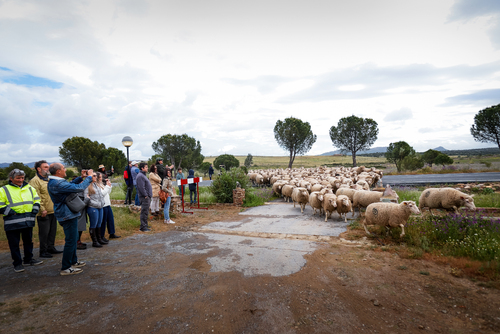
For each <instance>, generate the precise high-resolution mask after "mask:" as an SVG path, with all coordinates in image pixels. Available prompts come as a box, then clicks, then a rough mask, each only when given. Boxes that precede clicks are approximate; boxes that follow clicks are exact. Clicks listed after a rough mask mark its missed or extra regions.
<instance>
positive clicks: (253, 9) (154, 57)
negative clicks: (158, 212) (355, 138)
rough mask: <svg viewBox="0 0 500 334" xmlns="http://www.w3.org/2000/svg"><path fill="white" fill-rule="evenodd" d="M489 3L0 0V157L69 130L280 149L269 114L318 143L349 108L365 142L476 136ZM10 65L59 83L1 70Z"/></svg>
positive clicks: (137, 149) (495, 76)
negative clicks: (27, 80)
mask: <svg viewBox="0 0 500 334" xmlns="http://www.w3.org/2000/svg"><path fill="white" fill-rule="evenodd" d="M471 3H472V4H473V5H472V7H471ZM284 8H286V10H284ZM498 13H499V11H498V2H497V1H485V2H481V4H480V5H475V2H468V1H457V2H454V1H452V0H443V1H438V2H436V1H432V0H421V1H416V0H410V1H404V2H402V1H396V0H381V1H377V2H373V1H363V0H355V1H351V2H345V1H343V2H341V1H327V0H318V1H314V2H310V3H305V2H303V1H295V0H292V1H286V2H285V1H272V2H269V1H265V2H264V1H262V0H257V1H253V2H245V3H243V2H233V1H228V0H221V1H217V2H215V3H214V2H205V1H198V2H178V1H170V0H165V1H160V0H147V1H146V0H145V1H131V0H120V1H97V0H89V1H85V2H71V1H62V0H50V1H44V2H40V1H35V0H27V1H23V2H19V1H14V0H4V1H2V2H0V45H2V50H4V51H3V52H1V53H0V118H1V119H2V122H1V126H2V131H0V148H2V149H1V150H0V161H5V162H9V161H11V160H12V161H13V159H22V160H24V161H26V162H30V161H35V160H37V159H41V158H44V157H45V156H43V155H47V157H46V158H47V159H49V160H52V158H53V157H54V156H55V157H57V155H58V148H59V146H60V145H61V144H62V142H63V141H64V140H65V139H67V138H69V137H72V136H84V137H87V138H90V139H91V140H97V141H99V142H102V143H104V144H105V145H106V146H108V147H109V146H112V147H117V148H119V149H123V150H124V152H125V148H124V147H123V146H122V145H121V139H122V138H123V137H124V136H126V135H129V136H131V137H132V138H133V139H134V145H133V146H132V147H131V150H130V155H131V158H133V159H147V158H149V157H150V156H151V155H152V154H153V153H154V152H153V150H152V148H151V144H152V143H153V142H154V141H155V140H157V139H158V138H160V137H161V136H162V135H164V134H167V133H173V134H183V133H187V134H189V135H190V136H193V137H195V138H196V139H197V140H200V141H201V143H202V153H203V154H204V155H207V156H208V155H218V154H220V153H221V152H222V153H224V152H227V153H230V154H241V155H246V154H248V153H251V154H253V155H286V154H287V153H286V152H285V151H283V150H282V149H281V148H280V147H279V146H278V145H277V143H276V142H275V140H274V133H273V128H274V125H275V123H276V121H277V120H278V119H281V120H283V119H284V118H286V117H290V116H294V117H297V118H300V119H302V120H303V121H307V122H309V123H310V124H311V127H312V129H313V132H314V133H315V134H317V135H318V140H317V142H316V143H315V144H314V146H313V148H312V150H311V151H310V152H309V153H310V154H321V153H323V152H327V151H332V150H333V149H334V148H333V147H332V143H331V140H330V138H329V135H328V130H329V128H330V127H331V126H332V125H336V124H337V122H338V120H339V119H340V118H342V117H346V116H350V115H352V114H354V115H356V116H360V117H370V118H373V119H374V120H375V121H377V122H378V124H379V129H380V133H379V139H378V140H377V142H376V143H375V144H374V146H385V145H388V144H389V143H390V142H395V141H399V140H405V141H407V142H408V143H410V144H412V145H421V146H425V145H431V146H429V147H427V148H431V147H436V146H439V145H442V146H444V147H446V148H448V147H447V146H446V145H445V144H449V145H450V146H459V145H463V147H462V148H471V147H480V146H481V145H483V144H481V143H477V142H474V140H473V139H472V137H471V135H470V133H469V128H470V124H471V122H472V120H473V116H474V114H475V113H477V112H478V111H479V110H481V109H483V108H485V107H488V106H490V105H491V104H493V103H499V102H498V101H497V100H495V97H496V96H497V95H498V89H500V74H499V68H500V54H499V51H498V49H495V45H494V44H492V41H493V42H495V40H496V39H498V38H500V37H498V36H500V34H498V29H497V28H498V24H497V23H496V22H498V19H497V18H498V15H499V14H498ZM495 20H496V21H495ZM495 29H497V30H495ZM443 41H446V43H443ZM5 69H10V70H11V71H8V70H5ZM19 74H23V75H30V76H33V77H39V78H43V79H46V80H48V81H50V82H55V83H61V87H60V88H50V87H51V86H45V87H42V86H23V85H19V84H16V83H13V82H7V81H8V80H9V79H8V78H12V76H13V75H19ZM495 101H496V102H495ZM450 119H453V120H454V121H453V122H450ZM450 123H452V124H453V127H454V128H453V131H451V130H450V128H449V127H448V128H441V127H438V128H436V127H434V125H433V124H450ZM424 137H425V138H424ZM457 138H459V139H457ZM40 145H42V146H40ZM423 148H425V147H423ZM23 155H24V157H23ZM40 155H42V156H40ZM49 157H51V158H49Z"/></svg>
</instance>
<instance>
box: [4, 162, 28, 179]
mask: <svg viewBox="0 0 500 334" xmlns="http://www.w3.org/2000/svg"><path fill="white" fill-rule="evenodd" d="M16 168H17V169H20V170H22V171H24V174H25V176H24V180H26V182H29V181H30V180H31V179H32V178H33V177H35V175H36V171H35V170H33V169H31V168H29V167H28V166H26V165H25V164H23V163H22V162H13V163H11V164H10V165H9V167H5V168H4V173H5V179H8V178H9V173H10V171H11V170H13V169H16Z"/></svg>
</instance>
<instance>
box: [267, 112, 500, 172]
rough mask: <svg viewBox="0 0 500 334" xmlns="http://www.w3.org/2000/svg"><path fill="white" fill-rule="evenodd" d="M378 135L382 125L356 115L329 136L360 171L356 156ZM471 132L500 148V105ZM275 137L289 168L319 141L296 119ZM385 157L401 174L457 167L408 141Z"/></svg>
mask: <svg viewBox="0 0 500 334" xmlns="http://www.w3.org/2000/svg"><path fill="white" fill-rule="evenodd" d="M378 132H379V130H378V124H377V122H375V121H374V120H373V119H371V118H362V117H357V116H354V115H352V116H349V117H344V118H341V119H340V120H339V122H338V124H337V126H332V127H331V128H330V131H329V134H330V139H331V140H332V143H333V146H335V147H337V148H339V149H340V151H341V152H342V153H346V152H350V153H351V155H352V165H353V167H356V153H357V152H360V151H366V150H368V149H370V147H371V146H372V145H373V143H375V141H376V140H377V135H378ZM470 132H471V134H472V136H473V138H474V140H475V141H479V142H484V143H486V142H493V143H496V144H497V146H498V147H499V148H500V104H498V105H496V106H492V107H489V108H486V109H483V110H481V111H479V112H478V113H477V114H476V116H475V117H474V124H473V125H472V127H471V129H470ZM274 137H275V139H276V141H277V143H278V145H279V146H280V147H281V148H283V149H284V150H286V151H288V152H289V155H290V160H289V163H288V167H289V168H292V165H293V162H294V160H295V157H296V155H297V154H299V155H302V154H305V153H307V152H309V150H310V149H311V148H312V145H313V144H314V143H315V142H316V138H317V137H316V135H315V134H314V133H313V132H312V130H311V126H310V124H309V123H308V122H303V121H302V120H300V119H297V118H294V117H289V118H286V119H285V120H284V121H281V120H278V121H277V122H276V125H275V127H274ZM384 155H385V157H386V159H387V160H388V161H389V162H391V163H394V164H395V165H396V168H397V169H398V171H402V170H416V169H419V168H422V167H423V166H424V164H425V163H427V164H428V165H429V166H431V167H432V165H433V164H440V165H443V166H444V165H446V164H452V163H453V159H451V158H450V157H449V156H448V155H447V154H445V153H442V152H439V151H436V150H428V151H426V152H425V153H423V154H422V155H419V154H417V153H416V152H415V150H414V149H413V147H411V146H410V145H409V144H408V143H406V142H405V141H398V142H395V143H390V144H389V147H388V148H387V152H386V153H385V154H384Z"/></svg>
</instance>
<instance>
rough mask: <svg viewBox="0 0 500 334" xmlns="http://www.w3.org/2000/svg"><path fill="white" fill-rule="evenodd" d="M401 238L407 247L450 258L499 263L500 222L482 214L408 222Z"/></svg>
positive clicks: (464, 214) (429, 217)
mask: <svg viewBox="0 0 500 334" xmlns="http://www.w3.org/2000/svg"><path fill="white" fill-rule="evenodd" d="M405 231H406V232H407V233H406V235H405V240H406V242H407V244H408V245H409V246H415V247H417V248H419V249H422V250H423V251H427V252H429V251H431V250H440V251H441V252H443V253H444V254H447V255H450V256H464V257H469V258H471V259H473V260H480V261H500V222H499V221H498V219H495V218H492V217H487V216H485V214H484V212H481V210H478V211H476V212H465V213H463V214H461V215H457V214H448V215H444V216H432V215H429V216H425V217H422V216H420V217H412V218H410V221H409V223H408V224H407V228H406V229H405Z"/></svg>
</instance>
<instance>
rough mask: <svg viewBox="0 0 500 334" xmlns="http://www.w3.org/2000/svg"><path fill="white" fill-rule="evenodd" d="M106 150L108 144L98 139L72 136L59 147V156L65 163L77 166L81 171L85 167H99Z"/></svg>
mask: <svg viewBox="0 0 500 334" xmlns="http://www.w3.org/2000/svg"><path fill="white" fill-rule="evenodd" d="M104 150H106V146H105V145H104V144H100V143H99V142H97V141H91V140H90V139H88V138H84V137H72V138H68V139H66V140H65V141H64V142H63V143H62V146H61V147H59V156H60V157H61V160H62V161H63V162H64V163H65V164H68V165H70V166H75V167H76V168H77V169H78V171H79V172H81V170H82V169H83V168H93V169H97V167H98V166H99V163H100V161H101V158H102V157H103V151H104Z"/></svg>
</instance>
